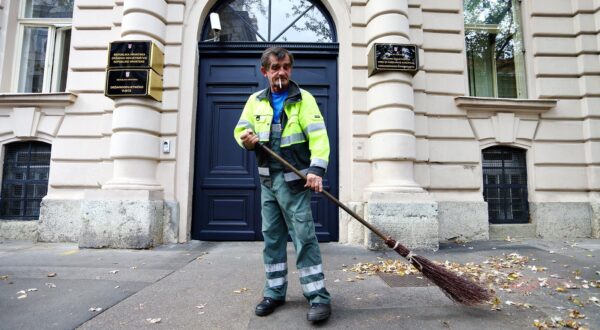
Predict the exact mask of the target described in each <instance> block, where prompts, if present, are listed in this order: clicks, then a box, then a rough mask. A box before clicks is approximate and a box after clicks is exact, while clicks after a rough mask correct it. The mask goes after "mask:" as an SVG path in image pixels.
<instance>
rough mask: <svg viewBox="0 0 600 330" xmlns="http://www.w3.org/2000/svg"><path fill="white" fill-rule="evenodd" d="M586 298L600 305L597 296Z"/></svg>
mask: <svg viewBox="0 0 600 330" xmlns="http://www.w3.org/2000/svg"><path fill="white" fill-rule="evenodd" d="M588 300H589V301H591V302H592V304H594V305H596V306H598V307H600V300H599V299H598V298H596V297H590V298H589V299H588Z"/></svg>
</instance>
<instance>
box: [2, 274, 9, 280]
mask: <svg viewBox="0 0 600 330" xmlns="http://www.w3.org/2000/svg"><path fill="white" fill-rule="evenodd" d="M6 280H8V275H0V281H6Z"/></svg>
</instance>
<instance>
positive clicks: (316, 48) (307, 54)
mask: <svg viewBox="0 0 600 330" xmlns="http://www.w3.org/2000/svg"><path fill="white" fill-rule="evenodd" d="M268 47H283V48H286V49H288V50H290V52H292V53H293V54H294V55H295V56H296V57H298V56H301V57H302V58H305V59H306V58H309V59H310V58H319V59H323V58H326V59H327V58H328V59H333V60H335V66H336V67H335V68H336V75H335V81H334V82H333V83H332V84H333V85H334V86H335V97H336V99H335V105H336V106H335V109H334V111H335V116H334V117H335V118H334V119H333V125H334V127H335V136H334V138H335V140H336V141H337V139H338V136H339V131H340V126H339V99H340V98H339V92H340V88H339V82H338V79H339V61H338V57H339V44H338V43H288V42H283V43H282V42H275V43H265V42H227V43H214V42H199V43H198V52H199V55H200V57H202V56H203V55H204V56H205V55H213V56H214V55H218V56H219V57H243V56H256V55H258V54H261V53H262V52H263V51H264V49H266V48H268ZM197 67H198V70H200V62H198V65H197ZM200 76H201V75H200V74H199V73H198V74H197V79H196V89H197V91H200V90H201V86H202V84H203V82H202V81H201V79H200ZM196 98H197V100H196V102H197V107H198V106H200V103H199V102H198V100H199V99H200V95H199V94H197V96H196ZM200 110H201V109H198V108H197V113H196V118H198V117H197V116H200V114H199V112H198V111H200ZM329 111H331V110H329ZM194 126H195V129H194V130H195V131H197V130H198V127H197V122H196V120H195V121H194ZM330 138H331V136H330ZM198 143H201V141H198V140H195V141H194V143H193V144H192V146H191V147H192V148H193V149H194V150H196V151H197V149H196V148H197V144H198ZM334 143H335V142H334ZM332 149H333V150H335V151H334V152H332V153H331V154H330V156H329V157H330V163H331V159H332V158H334V157H335V158H334V159H335V160H336V161H335V166H336V169H335V174H336V177H335V180H334V184H333V185H331V186H330V188H329V191H330V193H331V194H332V195H334V196H339V184H340V166H339V152H340V151H339V145H336V148H332ZM194 153H195V152H194ZM197 159H198V158H197V155H195V156H194V158H193V164H191V166H192V167H193V168H194V171H193V172H196V169H197V164H196V160H197ZM195 183H196V180H195V178H194V179H193V180H192V182H191V187H190V188H191V193H192V196H190V202H191V203H190V206H191V207H192V208H194V205H195V204H196V203H197V201H195V198H194V196H193V193H194V191H196V189H200V188H196V186H195ZM323 201H324V203H325V204H328V203H329V201H325V198H323ZM258 207H260V205H258ZM193 213H194V211H193V210H192V211H191V215H193ZM330 216H333V214H330ZM335 217H336V218H337V217H339V213H335ZM190 220H191V221H190V223H189V231H188V233H189V234H190V235H191V234H192V226H193V223H194V220H193V219H190ZM327 223H328V225H329V226H330V227H329V228H330V231H329V235H328V236H323V237H328V239H327V241H338V240H339V236H340V228H339V218H338V219H337V221H333V220H332V221H331V222H330V221H327ZM319 235H320V234H319ZM319 237H321V236H319ZM320 239H321V238H320Z"/></svg>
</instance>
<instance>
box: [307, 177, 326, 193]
mask: <svg viewBox="0 0 600 330" xmlns="http://www.w3.org/2000/svg"><path fill="white" fill-rule="evenodd" d="M304 187H307V188H310V189H312V190H314V191H315V192H323V178H321V177H320V176H318V175H316V174H312V173H308V175H307V176H306V184H305V185H304Z"/></svg>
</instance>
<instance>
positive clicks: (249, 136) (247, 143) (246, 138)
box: [240, 128, 258, 150]
mask: <svg viewBox="0 0 600 330" xmlns="http://www.w3.org/2000/svg"><path fill="white" fill-rule="evenodd" d="M240 140H242V144H243V145H244V147H245V148H246V149H248V150H253V149H254V146H255V145H256V144H257V143H258V136H257V135H256V134H254V132H252V130H251V129H249V128H248V129H247V130H246V131H245V132H244V133H242V135H240Z"/></svg>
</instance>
